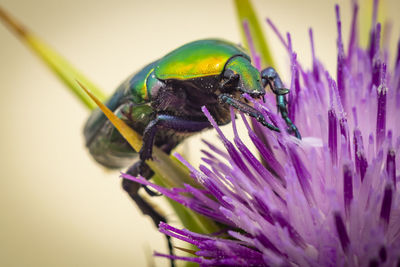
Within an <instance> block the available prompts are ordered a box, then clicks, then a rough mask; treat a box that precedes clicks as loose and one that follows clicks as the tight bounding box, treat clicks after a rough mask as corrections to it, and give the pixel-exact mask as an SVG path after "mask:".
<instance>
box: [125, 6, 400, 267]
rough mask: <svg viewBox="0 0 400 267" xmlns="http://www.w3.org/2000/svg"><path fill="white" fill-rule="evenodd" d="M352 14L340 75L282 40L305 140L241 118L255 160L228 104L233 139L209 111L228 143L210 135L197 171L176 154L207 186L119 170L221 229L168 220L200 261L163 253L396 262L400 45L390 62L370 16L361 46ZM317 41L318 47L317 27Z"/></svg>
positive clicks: (230, 259) (242, 260)
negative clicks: (300, 56)
mask: <svg viewBox="0 0 400 267" xmlns="http://www.w3.org/2000/svg"><path fill="white" fill-rule="evenodd" d="M375 2H376V3H377V1H375ZM376 8H377V7H376V6H375V12H376ZM357 10H358V8H357V5H354V12H353V16H354V17H353V22H352V25H351V36H350V41H349V44H348V46H347V52H345V49H344V44H343V42H342V34H341V20H340V13H339V8H338V7H336V14H337V26H338V39H337V46H338V57H337V58H338V60H337V74H336V77H333V76H332V75H331V74H330V73H328V71H327V70H326V69H325V68H324V66H323V65H322V63H321V61H320V60H318V59H317V56H316V53H315V52H313V67H312V69H311V70H304V69H303V68H302V66H301V65H300V64H299V63H298V62H297V56H296V53H295V52H294V51H293V48H292V45H291V42H290V35H288V36H287V40H286V41H285V40H284V38H283V37H281V36H280V39H281V40H282V42H283V43H284V45H285V46H286V48H287V50H288V53H289V56H290V59H291V70H292V80H291V84H290V88H291V92H290V95H289V99H288V108H289V114H290V117H291V119H292V121H294V122H295V124H296V125H297V126H298V127H299V129H300V132H301V133H302V136H304V137H305V138H304V139H303V140H302V141H298V140H296V139H295V138H294V137H293V136H291V135H289V134H287V133H285V132H284V131H282V133H275V132H272V131H269V130H268V129H265V128H263V127H262V126H260V125H259V124H257V123H256V122H254V121H251V123H252V124H253V129H252V128H251V127H250V122H249V121H248V120H247V119H246V118H245V117H244V116H243V115H242V114H240V115H241V119H242V120H243V122H244V124H245V126H246V128H247V131H248V134H249V137H250V140H251V141H252V142H253V144H254V146H255V147H256V149H257V152H258V153H259V155H260V157H261V160H259V159H258V158H257V155H256V154H254V153H252V152H251V151H250V150H249V149H248V147H247V146H246V145H245V144H244V143H243V141H242V139H241V137H240V136H239V134H238V132H237V129H236V123H235V119H234V113H233V111H232V112H231V113H232V128H233V132H234V138H233V141H230V140H228V139H227V138H226V137H225V136H224V134H223V133H222V132H221V131H220V129H219V127H218V125H217V124H216V123H215V122H214V120H213V118H212V117H211V116H210V114H209V113H208V111H207V109H205V108H204V109H203V111H204V114H205V115H206V116H207V117H208V119H209V120H210V122H211V123H212V124H213V126H214V128H215V129H216V130H217V132H218V134H219V137H220V139H221V141H222V143H223V144H224V146H225V149H226V151H222V150H220V149H218V148H216V147H215V146H213V145H212V144H210V143H207V142H206V144H207V145H208V147H209V149H210V151H203V153H204V155H205V156H204V158H203V161H204V165H201V166H200V167H199V170H197V169H195V168H194V167H192V166H191V165H190V164H189V163H188V162H186V161H185V160H184V159H183V158H182V157H181V156H179V155H177V157H178V158H179V159H180V160H181V161H182V162H183V163H184V164H185V165H186V166H187V167H188V168H189V169H190V171H191V175H192V177H193V178H194V179H195V180H196V181H197V182H198V183H200V184H201V185H202V186H203V188H201V189H199V188H196V187H194V186H191V185H185V187H184V188H174V189H165V188H163V187H160V186H157V185H153V184H151V183H150V182H148V181H146V180H144V179H142V178H140V177H138V178H135V177H130V176H128V175H123V177H124V178H126V179H131V180H134V181H137V182H139V183H142V184H146V185H148V186H152V187H153V188H155V189H157V190H159V191H160V192H161V193H163V194H164V195H166V196H167V197H169V198H171V199H173V200H175V201H177V202H179V203H181V204H183V205H185V206H187V207H189V208H191V209H192V210H194V211H196V212H198V213H200V214H203V215H205V216H207V217H210V218H212V219H213V220H215V221H217V222H219V223H222V224H224V225H226V231H224V232H221V233H217V234H214V235H201V234H198V233H194V232H191V231H189V230H185V229H184V230H181V229H177V228H175V227H172V226H170V225H168V224H165V223H162V224H160V231H161V232H162V233H165V234H167V235H170V236H172V237H175V238H178V239H181V240H183V241H186V242H188V243H191V244H193V245H195V246H196V247H197V248H198V251H196V252H195V255H196V256H195V257H179V256H171V255H164V256H166V257H170V258H176V259H183V260H187V261H193V262H197V263H200V264H202V265H213V266H214V265H227V266H237V265H241V266H278V265H279V266H281V265H285V266H292V265H293V266H367V265H371V264H375V265H377V264H382V265H383V266H393V265H394V264H399V263H400V209H399V205H400V194H399V186H400V184H399V183H398V180H399V178H398V177H396V161H397V162H398V158H397V159H396V155H397V154H398V152H399V148H400V122H399V116H396V114H400V79H399V77H400V45H399V51H398V55H397V59H396V62H395V66H394V67H390V66H389V63H388V62H389V54H388V51H384V50H383V49H381V47H380V36H381V25H380V24H379V23H376V20H375V19H374V20H373V24H372V25H373V26H372V29H371V38H370V44H369V47H368V48H367V49H363V48H361V47H360V46H359V44H358V42H357V24H356V20H357V19H356V17H357ZM375 17H376V16H374V18H375ZM269 23H270V24H271V22H269ZM278 34H279V33H278ZM310 39H311V44H312V46H313V41H312V31H311V30H310ZM250 43H251V42H250ZM250 47H251V45H250ZM252 52H253V54H254V53H256V52H255V51H252ZM256 62H257V60H256ZM245 97H247V99H248V100H249V101H251V102H253V104H254V106H255V107H256V108H257V109H258V110H260V111H261V112H262V113H263V114H264V116H265V117H266V118H269V120H270V121H271V122H272V123H274V124H276V125H278V126H279V127H280V128H281V129H284V128H285V123H284V121H283V120H282V119H281V118H280V117H279V115H277V114H275V113H274V112H272V111H271V109H270V107H273V106H274V105H275V103H274V99H272V98H271V99H270V98H267V99H266V102H265V103H263V102H261V101H255V100H253V99H251V98H250V97H249V96H245ZM158 255H160V254H158ZM375 265H374V266H375Z"/></svg>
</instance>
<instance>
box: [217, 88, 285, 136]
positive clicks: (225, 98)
mask: <svg viewBox="0 0 400 267" xmlns="http://www.w3.org/2000/svg"><path fill="white" fill-rule="evenodd" d="M218 99H219V101H221V102H222V103H226V104H228V105H230V106H232V107H234V108H235V109H237V110H239V111H241V112H243V113H245V114H247V115H249V116H250V117H253V118H255V119H256V120H257V121H258V122H260V123H261V124H262V125H264V126H266V127H267V128H268V129H270V130H273V131H276V132H280V130H279V128H278V127H276V126H274V125H272V124H270V123H268V122H267V121H266V119H265V117H264V115H262V113H261V112H260V111H258V110H256V109H255V108H253V107H252V106H249V105H247V104H246V103H243V102H240V101H239V100H237V99H235V98H233V97H232V96H230V95H228V94H221V95H219V96H218Z"/></svg>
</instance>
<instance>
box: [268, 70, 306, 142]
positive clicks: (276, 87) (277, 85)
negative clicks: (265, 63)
mask: <svg viewBox="0 0 400 267" xmlns="http://www.w3.org/2000/svg"><path fill="white" fill-rule="evenodd" d="M261 80H262V83H263V85H264V87H265V86H267V85H269V86H270V88H271V90H272V92H273V93H274V94H275V95H276V104H277V106H278V112H279V113H280V114H281V116H282V118H283V119H284V120H285V122H286V125H287V126H288V127H289V132H290V133H294V134H295V136H296V137H297V138H298V139H301V135H300V132H299V130H298V129H297V127H296V125H294V123H293V122H292V120H291V119H290V118H289V114H288V110H287V101H286V96H285V95H286V94H288V93H289V89H286V88H284V86H283V83H282V80H281V78H280V77H279V74H278V73H277V72H276V70H275V69H274V68H272V67H269V68H266V69H264V70H262V71H261Z"/></svg>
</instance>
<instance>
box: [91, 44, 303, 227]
mask: <svg viewBox="0 0 400 267" xmlns="http://www.w3.org/2000/svg"><path fill="white" fill-rule="evenodd" d="M267 85H269V86H270V88H271V89H272V91H273V92H274V93H275V94H276V99H277V105H278V110H279V112H280V113H281V115H282V117H283V118H284V120H285V121H286V123H287V125H288V127H289V129H288V130H289V131H290V132H293V133H294V134H295V135H296V137H298V138H301V137H300V134H299V131H298V130H297V128H296V126H295V125H294V124H293V123H292V122H291V120H290V119H289V118H288V112H287V107H286V106H287V103H286V98H285V94H287V93H288V92H289V90H287V89H284V88H283V85H282V82H281V80H280V78H279V76H278V74H277V73H276V72H275V70H274V69H273V68H267V69H265V70H263V71H261V73H260V72H259V71H258V70H257V69H256V68H254V67H253V66H252V65H251V62H250V57H249V56H248V55H247V53H246V52H245V51H244V50H243V49H242V48H241V47H239V46H237V45H235V44H232V43H230V42H227V41H223V40H214V39H208V40H199V41H195V42H191V43H188V44H186V45H183V46H181V47H179V48H177V49H176V50H174V51H172V52H170V53H169V54H167V55H166V56H164V57H162V58H161V59H159V60H156V61H154V62H152V63H150V64H149V65H147V66H145V67H144V68H143V69H142V70H140V71H139V72H138V73H136V74H134V75H132V76H130V77H129V78H128V79H127V80H126V81H125V82H124V83H122V84H121V86H120V87H119V88H118V89H117V91H116V92H115V93H114V95H113V96H112V97H111V98H110V99H109V100H108V101H107V103H106V105H107V106H108V108H110V109H111V110H112V111H113V112H114V113H115V114H116V115H117V116H118V117H120V118H121V119H123V120H124V121H125V122H126V123H127V124H128V125H129V126H131V127H132V128H133V129H135V130H136V131H137V132H138V133H140V134H142V135H143V147H142V149H141V150H140V152H139V156H140V159H139V161H138V162H137V163H136V164H134V165H133V166H132V167H131V168H129V170H128V173H130V174H132V175H135V176H136V175H138V174H141V175H142V176H144V177H146V178H150V177H151V176H152V171H151V170H150V169H149V167H148V166H147V165H146V164H145V160H147V159H149V158H151V155H152V146H153V144H155V145H156V146H158V147H160V148H161V149H162V150H164V151H165V152H166V153H170V152H171V150H172V149H173V148H174V147H176V146H177V145H178V144H179V143H180V142H181V141H182V140H183V139H184V138H186V137H187V136H189V135H190V134H193V133H196V132H199V131H201V130H203V129H205V128H210V127H211V125H210V123H209V122H208V121H207V119H206V117H205V116H204V114H203V113H202V111H201V107H202V106H206V107H207V109H208V110H209V111H210V113H211V115H212V116H213V117H214V119H215V120H216V122H217V123H218V124H219V125H223V124H226V123H229V122H230V112H229V106H232V107H234V108H235V109H237V110H240V111H242V112H244V113H246V114H248V115H249V116H252V117H254V118H256V119H257V120H258V121H259V122H261V123H262V124H263V125H265V126H266V127H268V128H269V129H271V130H274V131H279V129H278V128H277V127H276V126H274V125H271V124H269V123H267V122H266V120H265V118H264V117H263V115H262V114H261V113H260V112H259V111H257V110H256V109H254V108H253V107H251V106H249V105H247V104H246V103H244V102H242V101H241V100H240V99H241V95H242V94H243V93H247V94H249V95H251V96H252V97H255V98H260V97H263V96H264V94H265V90H264V88H265V87H266V86H267ZM84 135H85V139H86V145H87V147H88V148H89V151H90V153H91V154H92V156H93V157H94V159H95V160H96V161H98V162H99V163H100V164H102V165H104V166H106V167H108V168H122V167H126V166H128V165H129V164H131V163H132V161H133V159H134V158H135V157H137V153H136V152H135V151H133V150H132V148H131V147H130V145H129V144H128V143H127V142H126V141H125V140H124V138H123V137H122V136H121V135H120V134H119V132H118V131H117V130H116V129H115V128H114V127H113V126H112V124H111V123H110V122H109V121H108V120H107V119H106V117H105V116H104V115H103V113H102V112H101V111H100V110H95V111H94V112H93V113H92V115H91V116H90V118H89V120H88V121H87V123H86V125H85V129H84ZM123 188H124V190H126V191H127V192H128V194H129V195H130V196H131V198H132V199H133V200H134V201H135V202H136V203H137V204H138V206H139V208H140V209H141V210H142V211H143V213H145V214H148V215H149V216H150V217H151V218H152V219H153V221H154V223H155V224H156V225H157V226H158V224H159V223H160V221H165V219H164V218H163V217H162V216H161V215H160V214H158V213H157V212H156V211H154V210H153V209H152V208H151V206H149V205H148V204H147V203H146V202H145V201H143V199H141V198H140V197H139V195H138V194H137V192H138V190H139V185H137V184H135V183H133V182H131V181H129V180H124V181H123ZM145 189H146V188H145ZM147 191H148V192H149V193H150V194H154V193H152V191H150V190H147Z"/></svg>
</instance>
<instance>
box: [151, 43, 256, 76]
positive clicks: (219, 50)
mask: <svg viewBox="0 0 400 267" xmlns="http://www.w3.org/2000/svg"><path fill="white" fill-rule="evenodd" d="M238 55H240V56H243V57H246V58H247V59H248V60H250V58H249V56H248V55H247V54H246V52H245V51H244V50H243V49H242V48H241V47H239V46H237V45H235V44H233V43H230V42H227V41H223V40H216V39H212V40H211V39H207V40H199V41H196V42H192V43H188V44H186V45H183V46H181V47H179V48H177V49H175V50H174V51H172V52H170V53H169V54H167V55H166V56H164V57H163V58H161V59H160V60H159V61H158V64H157V66H156V68H155V69H154V71H155V74H156V77H157V78H158V79H160V80H169V79H176V80H187V79H194V78H199V77H205V76H213V75H219V74H221V72H222V71H223V69H224V66H225V64H226V62H227V61H228V60H229V59H230V58H231V57H233V56H238Z"/></svg>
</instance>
